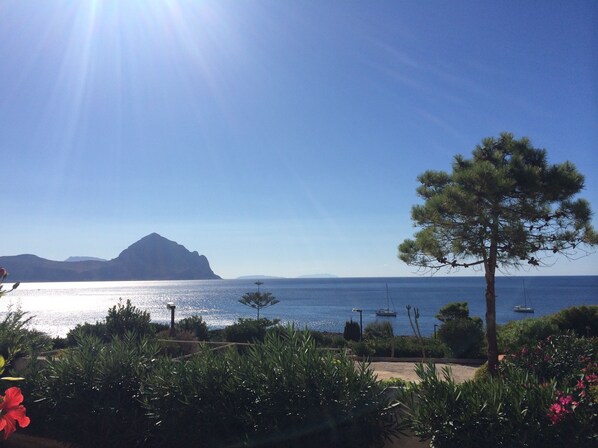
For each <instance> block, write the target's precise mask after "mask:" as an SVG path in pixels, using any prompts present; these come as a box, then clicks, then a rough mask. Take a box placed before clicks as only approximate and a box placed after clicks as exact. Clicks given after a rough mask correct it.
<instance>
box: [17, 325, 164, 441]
mask: <svg viewBox="0 0 598 448" xmlns="http://www.w3.org/2000/svg"><path fill="white" fill-rule="evenodd" d="M156 353H157V346H156V345H155V344H154V343H152V342H149V341H148V340H147V339H139V338H137V337H134V336H133V335H124V336H123V338H120V339H119V338H115V339H114V340H113V341H112V342H111V344H109V345H106V344H103V343H102V342H101V341H100V340H99V339H97V338H94V337H85V338H83V339H82V340H80V341H79V345H78V347H77V349H76V350H68V351H66V352H64V353H62V354H61V355H60V356H58V357H56V358H54V359H52V360H50V361H49V362H48V363H47V365H46V366H44V367H42V366H31V367H30V368H29V370H28V371H25V372H24V373H25V376H26V381H25V382H24V386H25V387H26V389H27V391H28V393H27V395H28V396H30V397H31V399H30V400H31V401H30V403H29V405H28V411H29V413H30V415H31V418H32V420H33V421H34V422H35V425H33V427H34V429H36V430H37V431H39V432H41V433H42V434H43V435H46V436H51V437H56V438H57V439H59V440H64V441H68V442H72V443H75V444H77V445H79V446H85V447H101V446H112V447H123V448H124V447H131V446H137V445H138V444H139V443H140V442H141V441H142V440H140V438H141V439H143V437H144V435H145V434H146V432H147V431H146V428H147V422H146V418H145V410H144V409H143V407H142V405H141V403H140V401H139V393H140V390H141V388H142V384H143V383H144V382H145V380H146V378H147V376H148V375H149V373H150V371H151V369H152V367H153V364H154V362H155V356H156Z"/></svg>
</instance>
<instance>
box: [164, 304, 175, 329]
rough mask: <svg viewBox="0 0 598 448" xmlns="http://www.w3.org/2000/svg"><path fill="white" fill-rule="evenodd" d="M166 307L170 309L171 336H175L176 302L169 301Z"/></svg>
mask: <svg viewBox="0 0 598 448" xmlns="http://www.w3.org/2000/svg"><path fill="white" fill-rule="evenodd" d="M166 308H167V309H169V310H170V336H174V310H175V308H176V305H175V304H174V302H168V303H167V304H166Z"/></svg>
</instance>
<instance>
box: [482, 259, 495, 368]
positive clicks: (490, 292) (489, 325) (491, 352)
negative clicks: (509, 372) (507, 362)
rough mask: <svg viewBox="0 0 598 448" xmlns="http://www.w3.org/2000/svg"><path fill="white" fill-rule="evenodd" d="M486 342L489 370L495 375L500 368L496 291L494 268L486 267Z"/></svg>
mask: <svg viewBox="0 0 598 448" xmlns="http://www.w3.org/2000/svg"><path fill="white" fill-rule="evenodd" d="M485 277H486V342H487V343H488V351H487V354H488V370H489V371H490V372H491V373H492V374H493V375H494V374H495V373H496V371H497V369H498V342H497V340H496V292H495V289H494V283H495V276H494V269H491V268H490V269H486V274H485Z"/></svg>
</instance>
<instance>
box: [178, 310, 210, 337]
mask: <svg viewBox="0 0 598 448" xmlns="http://www.w3.org/2000/svg"><path fill="white" fill-rule="evenodd" d="M175 328H176V330H177V331H186V332H190V333H193V334H194V335H195V337H196V338H197V340H199V341H207V340H208V339H209V332H208V324H206V323H205V322H204V320H203V318H202V317H201V316H197V315H193V316H189V317H186V318H184V319H181V320H179V321H178V322H177V323H176V326H175Z"/></svg>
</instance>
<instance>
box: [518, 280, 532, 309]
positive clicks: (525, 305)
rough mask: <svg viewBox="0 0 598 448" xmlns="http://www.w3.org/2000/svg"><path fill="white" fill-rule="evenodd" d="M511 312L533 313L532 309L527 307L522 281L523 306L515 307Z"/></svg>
mask: <svg viewBox="0 0 598 448" xmlns="http://www.w3.org/2000/svg"><path fill="white" fill-rule="evenodd" d="M513 311H515V312H516V313H533V312H534V308H533V307H531V306H527V294H526V292H525V280H524V281H523V305H515V306H514V307H513Z"/></svg>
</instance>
